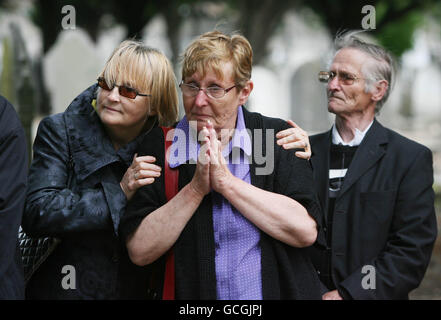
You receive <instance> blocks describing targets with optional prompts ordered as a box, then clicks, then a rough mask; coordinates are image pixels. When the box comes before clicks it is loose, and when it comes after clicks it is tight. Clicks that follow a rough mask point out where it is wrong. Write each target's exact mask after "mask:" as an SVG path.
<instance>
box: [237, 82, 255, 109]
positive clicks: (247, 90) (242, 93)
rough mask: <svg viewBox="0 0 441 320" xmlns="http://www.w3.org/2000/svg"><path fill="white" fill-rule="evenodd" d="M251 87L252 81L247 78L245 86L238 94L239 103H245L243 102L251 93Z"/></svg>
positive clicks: (252, 86) (252, 85)
mask: <svg viewBox="0 0 441 320" xmlns="http://www.w3.org/2000/svg"><path fill="white" fill-rule="evenodd" d="M253 88H254V83H253V81H251V80H248V81H247V84H246V85H245V87H243V88H242V90H241V91H240V96H239V103H240V105H243V104H245V102H247V100H248V97H249V96H250V94H251V91H253Z"/></svg>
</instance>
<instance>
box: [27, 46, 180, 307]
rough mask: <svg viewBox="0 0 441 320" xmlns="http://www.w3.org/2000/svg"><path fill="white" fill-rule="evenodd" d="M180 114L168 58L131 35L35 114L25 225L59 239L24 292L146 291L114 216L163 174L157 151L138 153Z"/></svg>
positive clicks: (86, 295) (135, 294) (131, 295)
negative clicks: (71, 94) (66, 98)
mask: <svg viewBox="0 0 441 320" xmlns="http://www.w3.org/2000/svg"><path fill="white" fill-rule="evenodd" d="M177 116H178V97H177V90H176V79H175V77H174V73H173V69H172V67H171V65H170V62H169V61H168V60H167V58H166V57H165V56H164V55H163V54H162V53H160V52H159V51H158V50H156V49H152V48H149V47H147V46H145V45H144V44H142V43H140V42H136V41H132V40H127V41H124V42H122V43H121V44H120V45H119V46H118V48H116V49H115V51H114V52H113V54H112V55H111V57H110V58H109V60H108V61H107V63H106V65H105V67H104V70H103V71H102V73H101V74H100V75H99V77H98V80H97V83H96V84H94V85H92V86H91V87H89V88H88V89H86V90H85V91H84V92H82V93H81V94H80V95H79V96H78V97H76V98H75V99H74V100H73V102H72V103H71V104H70V106H69V107H68V108H67V109H66V111H65V112H63V113H60V114H55V115H51V116H48V117H46V118H45V119H43V120H42V121H41V123H40V125H39V128H38V132H37V136H36V139H35V143H34V147H33V148H34V158H33V161H32V165H31V168H30V173H29V186H28V191H27V201H26V209H25V213H24V217H23V222H22V225H23V228H24V230H25V231H26V232H27V233H29V234H30V235H33V236H53V237H57V238H60V239H61V242H60V243H59V245H58V246H57V247H56V249H55V251H54V252H53V253H52V254H51V255H50V256H49V258H48V259H47V260H46V261H45V262H44V263H43V264H42V265H41V267H40V268H39V269H38V270H37V272H36V273H35V274H34V275H33V276H32V278H31V279H30V281H29V282H28V284H27V289H26V297H27V298H28V299H143V298H147V279H148V272H146V270H145V268H142V267H137V266H135V265H134V264H132V263H131V262H130V260H129V258H128V255H127V250H126V248H125V245H124V244H123V243H121V241H120V240H119V235H118V226H119V223H120V219H121V217H122V215H123V213H124V210H125V206H126V203H127V201H128V200H129V199H130V198H131V197H132V196H133V194H134V193H135V191H136V190H137V189H138V188H139V187H141V186H144V185H147V184H150V183H152V182H153V181H154V180H155V178H157V177H159V176H160V174H161V167H160V166H162V164H161V163H155V161H156V160H155V158H153V157H150V156H143V157H137V155H136V154H135V150H137V149H138V145H139V142H140V141H142V140H143V138H144V137H145V136H146V135H147V134H148V132H150V131H151V130H152V129H153V128H155V127H157V126H158V125H164V126H167V125H171V124H173V123H175V122H176V120H177ZM65 266H70V267H69V268H68V269H65ZM66 270H69V273H68V274H67V273H66ZM66 276H69V281H66V279H64V277H66ZM66 282H67V284H68V285H66Z"/></svg>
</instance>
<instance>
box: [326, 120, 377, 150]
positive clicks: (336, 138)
mask: <svg viewBox="0 0 441 320" xmlns="http://www.w3.org/2000/svg"><path fill="white" fill-rule="evenodd" d="M372 123H374V120H372V122H371V123H370V124H369V125H368V126H367V128H366V129H365V130H364V131H360V130H359V129H358V128H355V133H354V138H353V139H352V140H351V141H349V142H344V141H343V139H342V138H341V136H340V134H339V133H338V130H337V127H336V125H335V124H334V125H333V126H332V143H333V144H341V145H344V146H349V147H355V146H358V145H360V144H361V141H363V138H364V137H365V135H366V133H367V132H368V130H369V129H370V127H371V126H372Z"/></svg>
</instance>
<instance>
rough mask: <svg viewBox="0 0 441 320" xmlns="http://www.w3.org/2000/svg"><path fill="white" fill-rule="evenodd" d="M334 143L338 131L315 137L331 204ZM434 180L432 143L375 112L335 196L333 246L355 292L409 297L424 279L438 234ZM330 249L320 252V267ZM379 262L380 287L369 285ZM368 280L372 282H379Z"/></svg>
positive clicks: (323, 188)
mask: <svg viewBox="0 0 441 320" xmlns="http://www.w3.org/2000/svg"><path fill="white" fill-rule="evenodd" d="M330 145H331V131H328V132H325V133H322V134H319V135H315V136H312V137H311V146H312V154H313V155H312V158H311V161H312V164H313V170H314V182H315V186H316V188H317V193H318V195H319V198H320V203H321V205H322V208H323V209H324V212H327V210H328V189H329V183H328V177H329V156H330ZM432 184H433V167H432V153H431V152H430V150H429V149H428V148H426V147H424V146H422V145H420V144H418V143H416V142H414V141H411V140H409V139H406V138H405V137H403V136H401V135H399V134H397V133H396V132H394V131H392V130H389V129H386V128H384V127H383V126H382V125H381V124H380V123H379V122H378V121H377V120H374V123H373V124H372V127H371V128H370V129H369V131H368V132H367V134H366V136H365V138H364V139H363V141H362V143H361V144H360V146H359V147H358V149H357V151H356V153H355V156H354V158H353V160H352V162H351V164H350V167H349V168H348V171H347V174H346V177H345V179H344V181H343V185H342V187H341V191H340V194H339V196H338V197H337V199H336V201H335V210H334V221H333V224H332V243H331V244H330V247H331V249H332V277H333V280H334V284H335V285H336V287H337V289H339V291H342V292H345V293H347V294H348V295H349V296H350V297H352V298H354V299H407V298H408V293H409V292H410V291H411V290H412V289H414V288H416V287H418V285H419V284H420V282H421V280H422V279H423V276H424V273H425V271H426V268H427V266H428V264H429V261H430V257H431V254H432V249H433V244H434V241H435V239H436V235H437V226H436V216H435V210H434V192H433V189H432ZM323 255H324V251H318V250H314V252H313V261H314V264H315V265H316V266H317V267H318V269H319V271H320V268H321V265H322V261H323V257H324V256H323ZM364 266H367V267H365V269H364V270H363V267H364ZM370 266H373V267H374V269H372V268H371V267H370ZM372 270H375V289H364V288H363V285H362V283H363V278H364V277H366V276H368V275H370V276H372V275H373V274H374V273H372V272H371V271H372ZM321 272H326V271H325V270H321ZM367 280H368V279H367V278H366V279H365V282H364V284H365V285H364V287H365V288H366V287H368V288H369V287H371V288H372V286H369V283H368V282H366V281H367Z"/></svg>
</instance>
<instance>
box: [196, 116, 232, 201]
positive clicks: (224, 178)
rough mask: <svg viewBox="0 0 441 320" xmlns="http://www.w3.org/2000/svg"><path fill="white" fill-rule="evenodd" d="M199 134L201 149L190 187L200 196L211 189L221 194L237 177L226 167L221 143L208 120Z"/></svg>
mask: <svg viewBox="0 0 441 320" xmlns="http://www.w3.org/2000/svg"><path fill="white" fill-rule="evenodd" d="M200 134H201V136H202V143H201V149H200V152H199V156H198V162H197V164H196V172H195V174H194V176H193V179H192V181H191V182H190V187H191V188H192V189H193V190H194V191H195V192H196V193H197V194H199V195H200V196H202V197H203V196H205V195H206V194H208V193H209V192H210V191H211V190H214V191H216V192H218V193H220V194H223V193H224V191H225V190H228V188H229V186H230V184H231V183H233V182H234V179H237V178H236V177H234V175H233V174H232V173H231V172H230V170H229V169H228V166H227V163H226V161H225V159H224V157H223V155H222V143H221V141H220V140H219V139H218V137H217V133H216V131H215V130H214V127H213V124H212V123H211V122H210V121H209V120H208V122H207V126H204V127H203V128H202V131H201V133H200Z"/></svg>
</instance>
